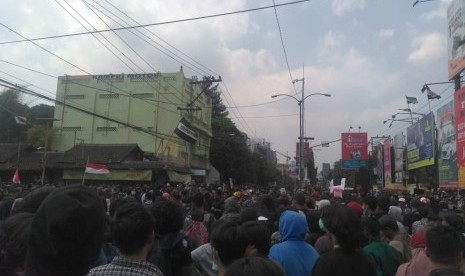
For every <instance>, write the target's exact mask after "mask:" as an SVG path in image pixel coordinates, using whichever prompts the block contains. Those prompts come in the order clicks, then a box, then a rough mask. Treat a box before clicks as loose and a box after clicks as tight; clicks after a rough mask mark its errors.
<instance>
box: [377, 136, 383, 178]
mask: <svg viewBox="0 0 465 276" xmlns="http://www.w3.org/2000/svg"><path fill="white" fill-rule="evenodd" d="M383 151H384V145H383V144H379V145H377V146H376V164H377V166H376V171H377V177H376V180H377V181H376V183H378V184H380V185H383V184H384V159H383Z"/></svg>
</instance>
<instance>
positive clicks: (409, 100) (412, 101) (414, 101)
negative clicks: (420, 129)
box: [405, 96, 418, 104]
mask: <svg viewBox="0 0 465 276" xmlns="http://www.w3.org/2000/svg"><path fill="white" fill-rule="evenodd" d="M405 98H406V99H407V104H417V103H418V100H417V98H415V97H409V96H405Z"/></svg>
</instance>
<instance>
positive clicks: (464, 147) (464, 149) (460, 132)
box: [454, 87, 465, 189]
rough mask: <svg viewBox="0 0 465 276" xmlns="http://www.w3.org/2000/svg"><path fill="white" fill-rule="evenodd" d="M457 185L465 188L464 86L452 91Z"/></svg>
mask: <svg viewBox="0 0 465 276" xmlns="http://www.w3.org/2000/svg"><path fill="white" fill-rule="evenodd" d="M454 109H455V135H456V137H455V138H456V143H457V148H456V152H457V166H458V187H459V189H465V87H462V88H461V89H459V90H457V91H455V92H454Z"/></svg>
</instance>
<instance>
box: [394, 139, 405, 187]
mask: <svg viewBox="0 0 465 276" xmlns="http://www.w3.org/2000/svg"><path fill="white" fill-rule="evenodd" d="M393 145H394V172H395V179H394V183H403V179H404V133H403V132H402V131H401V132H399V133H397V134H396V135H395V136H394V144H393Z"/></svg>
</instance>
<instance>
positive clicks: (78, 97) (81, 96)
mask: <svg viewBox="0 0 465 276" xmlns="http://www.w3.org/2000/svg"><path fill="white" fill-rule="evenodd" d="M85 98H86V95H66V96H65V99H66V100H84V99H85Z"/></svg>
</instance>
